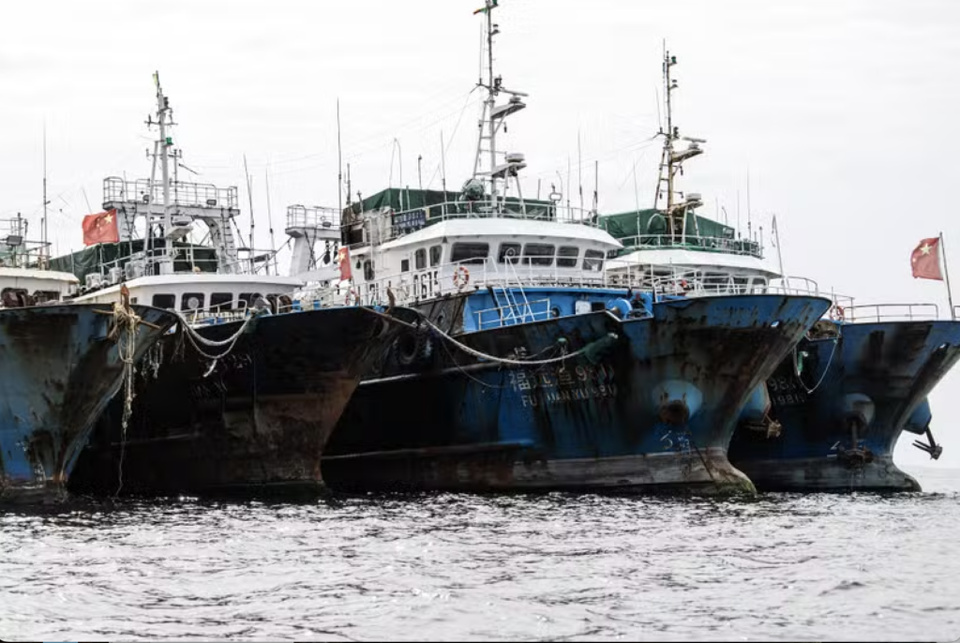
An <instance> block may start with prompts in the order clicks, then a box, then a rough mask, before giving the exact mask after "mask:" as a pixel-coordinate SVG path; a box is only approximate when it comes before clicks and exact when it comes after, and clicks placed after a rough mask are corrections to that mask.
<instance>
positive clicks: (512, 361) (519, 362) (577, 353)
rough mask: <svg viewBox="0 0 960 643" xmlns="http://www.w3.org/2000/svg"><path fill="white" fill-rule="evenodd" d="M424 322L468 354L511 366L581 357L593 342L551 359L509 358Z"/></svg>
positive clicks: (614, 335) (428, 321) (590, 347)
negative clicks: (477, 348) (478, 348)
mask: <svg viewBox="0 0 960 643" xmlns="http://www.w3.org/2000/svg"><path fill="white" fill-rule="evenodd" d="M423 322H424V323H425V324H426V325H427V326H429V327H430V328H431V329H433V331H434V332H435V333H437V334H438V335H440V337H441V338H443V339H444V340H446V341H448V342H450V343H451V344H453V345H454V346H456V347H457V348H459V349H460V350H462V351H463V352H464V353H467V354H468V355H473V356H474V357H477V358H479V359H485V360H489V361H491V362H496V363H498V364H507V365H510V366H542V365H545V364H556V363H558V362H564V361H566V360H568V359H573V358H575V357H579V356H580V355H582V354H584V353H586V352H587V351H589V350H591V349H592V344H587V345H586V346H584V347H583V348H581V349H579V350H576V351H574V352H572V353H567V354H564V355H561V356H560V357H552V358H550V359H538V360H521V359H509V358H506V357H497V356H496V355H488V354H487V353H484V352H481V351H478V350H476V349H474V348H470V347H469V346H467V345H466V344H463V343H461V342H459V341H457V340H455V339H454V338H453V337H451V336H450V335H448V334H447V333H445V332H443V331H442V330H440V329H439V328H438V327H437V326H436V325H435V324H434V323H433V322H431V321H430V320H429V319H426V318H424V319H423ZM606 337H607V338H610V339H617V334H616V333H607V335H606Z"/></svg>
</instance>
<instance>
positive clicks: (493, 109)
mask: <svg viewBox="0 0 960 643" xmlns="http://www.w3.org/2000/svg"><path fill="white" fill-rule="evenodd" d="M498 2H499V0H484V6H483V7H481V8H480V9H477V10H476V11H474V12H473V13H474V14H478V13H484V14H486V31H487V33H486V41H487V79H486V82H484V79H483V78H482V77H481V78H480V79H479V80H478V81H477V86H478V87H482V88H484V89H485V90H486V92H487V96H486V98H485V99H484V102H483V113H482V114H481V116H480V123H479V129H480V136H479V138H478V140H477V155H476V159H475V160H474V164H473V178H474V179H476V178H478V177H479V176H483V175H487V176H489V177H490V201H491V202H492V204H493V206H494V207H495V208H497V209H499V199H500V190H499V184H498V179H503V181H504V184H505V185H504V191H506V182H507V179H508V178H509V177H516V176H517V172H518V171H519V170H521V169H523V167H525V166H526V164H525V163H524V162H523V156H522V155H508V157H507V161H506V163H505V164H503V165H500V166H498V165H497V132H498V131H499V130H500V126H501V125H503V123H504V122H505V119H506V118H507V116H509V115H510V114H514V113H516V112H518V111H520V110H521V109H523V108H524V107H526V105H525V104H524V103H523V101H521V100H520V98H521V97H525V96H526V95H527V94H525V93H523V92H517V91H510V90H508V89H506V88H505V87H503V79H502V77H500V76H494V69H493V37H494V36H496V35H497V34H499V33H500V27H499V25H497V24H496V23H494V22H493V10H494V9H496V8H497V7H498V6H499V5H498ZM500 93H505V94H510V100H509V102H508V103H507V104H505V105H501V106H499V107H497V105H496V102H497V96H498V95H499V94H500ZM484 141H486V149H484ZM484 152H486V153H487V155H488V159H489V161H488V162H489V167H488V168H487V169H485V170H481V162H482V158H483V156H484ZM517 181H518V182H517V185H518V188H519V179H518V180H517Z"/></svg>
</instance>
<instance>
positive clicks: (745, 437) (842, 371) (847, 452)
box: [730, 320, 960, 491]
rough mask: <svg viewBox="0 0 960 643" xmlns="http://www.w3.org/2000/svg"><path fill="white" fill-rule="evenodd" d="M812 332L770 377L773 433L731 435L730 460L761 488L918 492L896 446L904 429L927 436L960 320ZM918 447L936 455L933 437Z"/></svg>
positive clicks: (958, 345)
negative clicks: (896, 459) (896, 457)
mask: <svg viewBox="0 0 960 643" xmlns="http://www.w3.org/2000/svg"><path fill="white" fill-rule="evenodd" d="M823 325H826V326H823ZM819 327H820V328H821V329H822V330H826V331H827V332H821V333H820V335H819V337H818V338H816V339H807V340H804V341H802V342H800V344H799V345H798V347H797V349H796V354H795V355H790V356H789V357H788V358H787V359H785V360H784V361H783V363H782V364H781V365H780V366H779V367H778V369H777V371H776V373H774V375H773V376H772V377H771V378H770V379H769V380H768V381H767V390H768V391H769V396H770V402H771V407H770V417H771V418H772V419H773V420H775V421H776V422H779V424H780V429H779V431H778V432H777V433H779V435H775V434H769V433H768V432H764V431H752V430H749V429H745V428H742V429H741V430H738V431H737V432H736V434H735V435H734V439H733V442H732V444H731V447H730V459H731V461H732V462H733V463H734V464H735V465H736V466H737V467H739V468H740V469H742V470H743V471H744V472H745V473H746V474H747V475H748V476H750V478H751V479H752V480H753V481H754V483H755V484H756V485H757V487H758V488H759V489H761V490H763V489H768V490H795V491H798V490H804V491H810V490H848V489H872V490H908V491H909V490H919V488H920V486H919V484H918V483H917V481H916V480H914V479H913V478H912V477H911V476H909V475H907V474H906V473H904V472H903V471H901V470H900V469H899V468H897V467H896V465H894V463H893V449H894V447H895V445H896V443H897V440H898V438H899V437H900V434H901V433H902V431H904V430H907V431H910V432H912V433H916V434H921V435H922V434H926V433H927V432H928V428H929V424H930V418H931V415H930V408H929V404H928V403H927V399H926V396H927V394H928V393H929V392H930V391H931V390H932V389H933V388H934V386H936V384H937V382H939V381H940V379H941V378H942V377H943V376H944V374H946V372H947V371H948V370H950V368H952V367H953V365H954V364H956V362H957V360H958V359H960V322H956V321H934V320H931V321H880V322H874V323H860V322H858V323H831V322H827V321H824V322H821V324H820V325H819ZM831 327H832V329H833V330H832V331H831V330H830V329H831ZM798 371H799V372H798ZM921 446H922V447H923V448H924V449H925V450H927V451H930V452H932V454H934V455H939V451H938V449H939V447H937V445H936V444H935V443H933V442H932V437H931V444H930V445H929V446H928V445H923V444H922V443H921Z"/></svg>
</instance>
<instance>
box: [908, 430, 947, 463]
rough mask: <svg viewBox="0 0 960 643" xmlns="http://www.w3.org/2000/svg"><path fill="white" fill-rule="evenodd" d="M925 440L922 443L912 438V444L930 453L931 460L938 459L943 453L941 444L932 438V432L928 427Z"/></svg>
mask: <svg viewBox="0 0 960 643" xmlns="http://www.w3.org/2000/svg"><path fill="white" fill-rule="evenodd" d="M926 434H927V442H928V444H924V443H923V442H921V441H920V440H914V441H913V446H915V447H917V448H918V449H920V450H921V451H923V452H924V453H929V454H930V459H931V460H939V459H940V456H941V455H942V454H943V445H940V444H937V441H936V440H934V439H933V433H932V432H931V431H930V427H929V426H928V427H927V431H926Z"/></svg>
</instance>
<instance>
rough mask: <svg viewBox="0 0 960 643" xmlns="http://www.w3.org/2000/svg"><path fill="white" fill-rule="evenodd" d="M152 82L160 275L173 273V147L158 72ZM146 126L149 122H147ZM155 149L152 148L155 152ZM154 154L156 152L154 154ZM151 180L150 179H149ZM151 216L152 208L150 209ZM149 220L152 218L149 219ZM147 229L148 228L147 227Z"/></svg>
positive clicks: (167, 106)
mask: <svg viewBox="0 0 960 643" xmlns="http://www.w3.org/2000/svg"><path fill="white" fill-rule="evenodd" d="M153 82H154V84H155V85H156V87H157V122H156V125H157V126H158V128H159V130H160V138H159V140H158V142H157V148H159V155H160V174H161V177H162V178H161V181H162V182H163V183H162V185H163V248H162V250H161V255H160V258H159V259H158V263H159V264H160V274H171V273H173V253H172V252H171V248H170V245H171V244H172V243H173V241H172V234H173V217H172V214H171V212H170V162H169V157H170V154H169V151H168V148H169V147H170V146H171V145H173V138H172V137H170V136H167V127H168V126H172V125H173V121H172V110H171V109H170V100H169V99H168V98H167V97H166V96H164V95H163V89H162V88H161V87H160V72H154V73H153ZM148 124H150V123H149V121H148ZM157 148H154V149H155V150H156V149H157ZM155 154H156V152H155ZM154 160H156V158H154ZM151 178H152V177H151ZM150 200H151V203H152V202H153V186H152V185H151V186H150ZM150 212H151V215H152V213H153V208H152V207H151V208H150ZM150 218H151V220H152V219H153V217H152V216H151V217H150ZM148 227H149V226H148Z"/></svg>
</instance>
